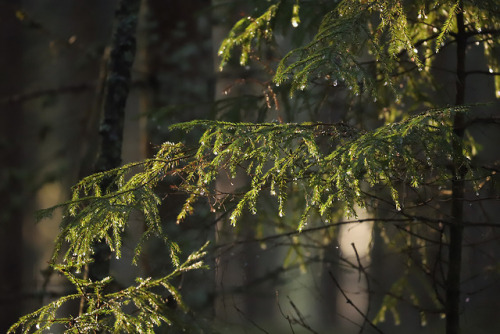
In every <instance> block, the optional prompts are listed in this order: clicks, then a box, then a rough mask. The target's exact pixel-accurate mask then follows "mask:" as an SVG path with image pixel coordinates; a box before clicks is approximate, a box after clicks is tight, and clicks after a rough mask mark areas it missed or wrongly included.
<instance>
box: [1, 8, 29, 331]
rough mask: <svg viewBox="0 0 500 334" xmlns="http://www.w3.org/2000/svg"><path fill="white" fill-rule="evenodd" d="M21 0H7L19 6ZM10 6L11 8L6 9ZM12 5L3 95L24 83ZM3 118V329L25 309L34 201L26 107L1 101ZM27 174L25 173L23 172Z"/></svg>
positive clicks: (5, 34) (6, 25)
mask: <svg viewBox="0 0 500 334" xmlns="http://www.w3.org/2000/svg"><path fill="white" fill-rule="evenodd" d="M18 2H19V1H7V3H8V4H9V5H12V6H13V7H14V6H17V5H19V3H18ZM6 8H8V9H9V10H6ZM10 9H11V8H10V7H7V6H2V7H1V9H0V45H1V46H2V49H3V51H2V52H1V53H0V68H1V69H2V76H3V77H4V78H9V79H8V80H3V81H2V84H1V85H0V96H1V97H2V98H4V97H9V96H12V95H15V94H16V93H18V92H19V91H20V90H21V87H23V82H22V80H23V79H22V77H21V75H22V70H21V69H22V68H23V67H22V66H21V62H22V59H23V57H22V51H23V41H22V35H21V25H20V24H19V22H16V21H17V19H16V17H15V15H14V14H15V13H14V11H12V10H10ZM1 112H2V120H1V121H0V161H1V166H0V203H1V208H2V209H1V210H0V254H1V256H0V272H1V273H2V274H1V277H0V332H1V333H5V332H6V331H7V329H8V328H9V327H10V325H12V324H13V323H14V322H16V321H17V320H18V318H19V316H20V315H21V314H22V313H23V311H24V310H23V309H22V308H23V303H24V301H23V296H22V283H23V279H22V272H23V270H22V268H23V261H22V259H23V252H22V250H23V239H22V231H23V218H24V212H25V211H28V208H29V207H30V205H31V204H32V203H31V201H29V200H27V199H28V197H27V196H25V191H26V189H25V187H23V186H22V185H23V183H24V182H23V181H24V180H23V179H22V178H23V171H25V169H24V168H23V148H24V147H25V143H24V141H23V127H24V126H23V123H24V119H23V110H22V107H21V103H20V102H12V103H8V104H5V105H2V111H1ZM24 177H25V176H24Z"/></svg>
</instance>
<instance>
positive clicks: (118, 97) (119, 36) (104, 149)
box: [89, 0, 141, 279]
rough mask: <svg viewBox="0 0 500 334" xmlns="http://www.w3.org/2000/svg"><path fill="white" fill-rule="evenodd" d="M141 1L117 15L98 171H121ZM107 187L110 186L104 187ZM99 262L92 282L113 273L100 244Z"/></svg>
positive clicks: (132, 0) (128, 0)
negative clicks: (127, 105)
mask: <svg viewBox="0 0 500 334" xmlns="http://www.w3.org/2000/svg"><path fill="white" fill-rule="evenodd" d="M140 3H141V1H140V0H121V1H120V3H119V4H118V9H117V10H116V14H115V20H116V21H115V28H114V32H113V38H112V41H111V53H110V56H109V63H108V67H107V78H106V83H105V86H104V96H103V105H102V114H103V116H102V117H103V119H102V121H101V125H100V128H99V134H100V136H101V141H100V145H99V155H98V158H97V162H96V166H95V172H103V171H106V170H110V169H113V168H117V167H119V166H120V165H121V163H122V143H123V124H124V119H125V105H126V102H127V97H128V94H129V90H130V81H131V79H130V78H131V68H132V64H133V62H134V58H135V49H136V37H135V35H136V28H137V19H138V17H139V8H140ZM102 186H103V188H107V186H108V185H106V184H103V185H102ZM94 260H95V262H94V263H93V264H92V266H91V268H90V272H89V275H90V277H91V278H92V279H102V278H104V277H106V276H107V275H108V274H109V265H110V262H109V260H110V250H109V247H107V246H106V245H105V244H98V245H96V251H95V258H94Z"/></svg>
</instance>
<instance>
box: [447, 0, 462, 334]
mask: <svg viewBox="0 0 500 334" xmlns="http://www.w3.org/2000/svg"><path fill="white" fill-rule="evenodd" d="M456 18H457V28H458V32H457V37H456V41H457V81H456V99H455V105H457V106H458V105H463V104H464V103H465V76H466V75H465V56H466V47H467V36H466V33H465V24H464V13H463V3H460V9H459V12H458V13H457V16H456ZM453 130H454V133H455V136H456V137H455V138H454V139H453V149H454V157H453V162H454V166H453V179H452V185H451V187H452V188H451V189H452V198H451V216H452V217H453V223H452V224H451V225H450V226H449V239H450V241H449V242H450V244H449V253H448V257H449V259H448V273H447V277H446V305H445V311H446V334H458V333H459V332H460V274H461V268H462V241H463V230H464V227H463V215H464V210H463V199H464V193H465V181H464V179H465V173H466V170H465V168H464V165H463V162H464V156H463V153H462V149H461V145H460V142H461V141H462V139H463V137H464V115H463V114H462V113H457V114H456V115H455V118H454V120H453Z"/></svg>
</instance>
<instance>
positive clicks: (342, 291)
mask: <svg viewBox="0 0 500 334" xmlns="http://www.w3.org/2000/svg"><path fill="white" fill-rule="evenodd" d="M328 274H329V275H330V277H331V279H332V280H333V282H334V283H335V286H336V287H337V288H338V289H339V291H340V293H341V294H342V296H344V298H345V300H346V302H347V304H350V305H351V306H352V307H353V308H354V309H355V310H356V312H358V313H359V314H360V315H361V316H362V317H363V319H364V320H365V321H366V322H367V323H368V324H369V325H370V326H371V327H373V329H375V330H376V331H377V332H378V333H381V334H384V332H383V331H382V330H381V329H380V328H378V327H377V326H376V325H375V324H374V323H373V322H372V321H370V319H368V317H367V316H366V314H365V313H364V312H363V311H361V310H360V309H359V308H358V307H357V306H356V305H355V304H354V303H353V302H352V300H351V299H350V298H349V297H348V296H347V295H346V293H345V292H344V290H342V288H341V287H340V284H339V282H338V281H337V280H336V279H335V276H333V274H332V272H331V271H329V272H328Z"/></svg>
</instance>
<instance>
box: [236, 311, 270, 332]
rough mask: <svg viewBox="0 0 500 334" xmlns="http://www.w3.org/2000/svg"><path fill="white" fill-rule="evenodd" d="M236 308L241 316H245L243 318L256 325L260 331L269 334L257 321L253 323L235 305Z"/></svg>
mask: <svg viewBox="0 0 500 334" xmlns="http://www.w3.org/2000/svg"><path fill="white" fill-rule="evenodd" d="M234 308H235V309H236V311H238V313H239V314H241V315H242V316H243V318H245V319H246V320H248V321H249V322H250V323H251V324H252V325H254V326H255V327H256V328H257V329H259V330H260V331H262V332H263V333H267V334H269V332H268V331H266V330H265V329H264V328H262V327H260V326H259V325H258V324H257V323H256V322H255V321H253V320H252V319H250V318H249V317H248V316H247V315H246V314H245V313H244V312H243V311H242V310H240V309H239V308H238V306H236V305H234Z"/></svg>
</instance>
